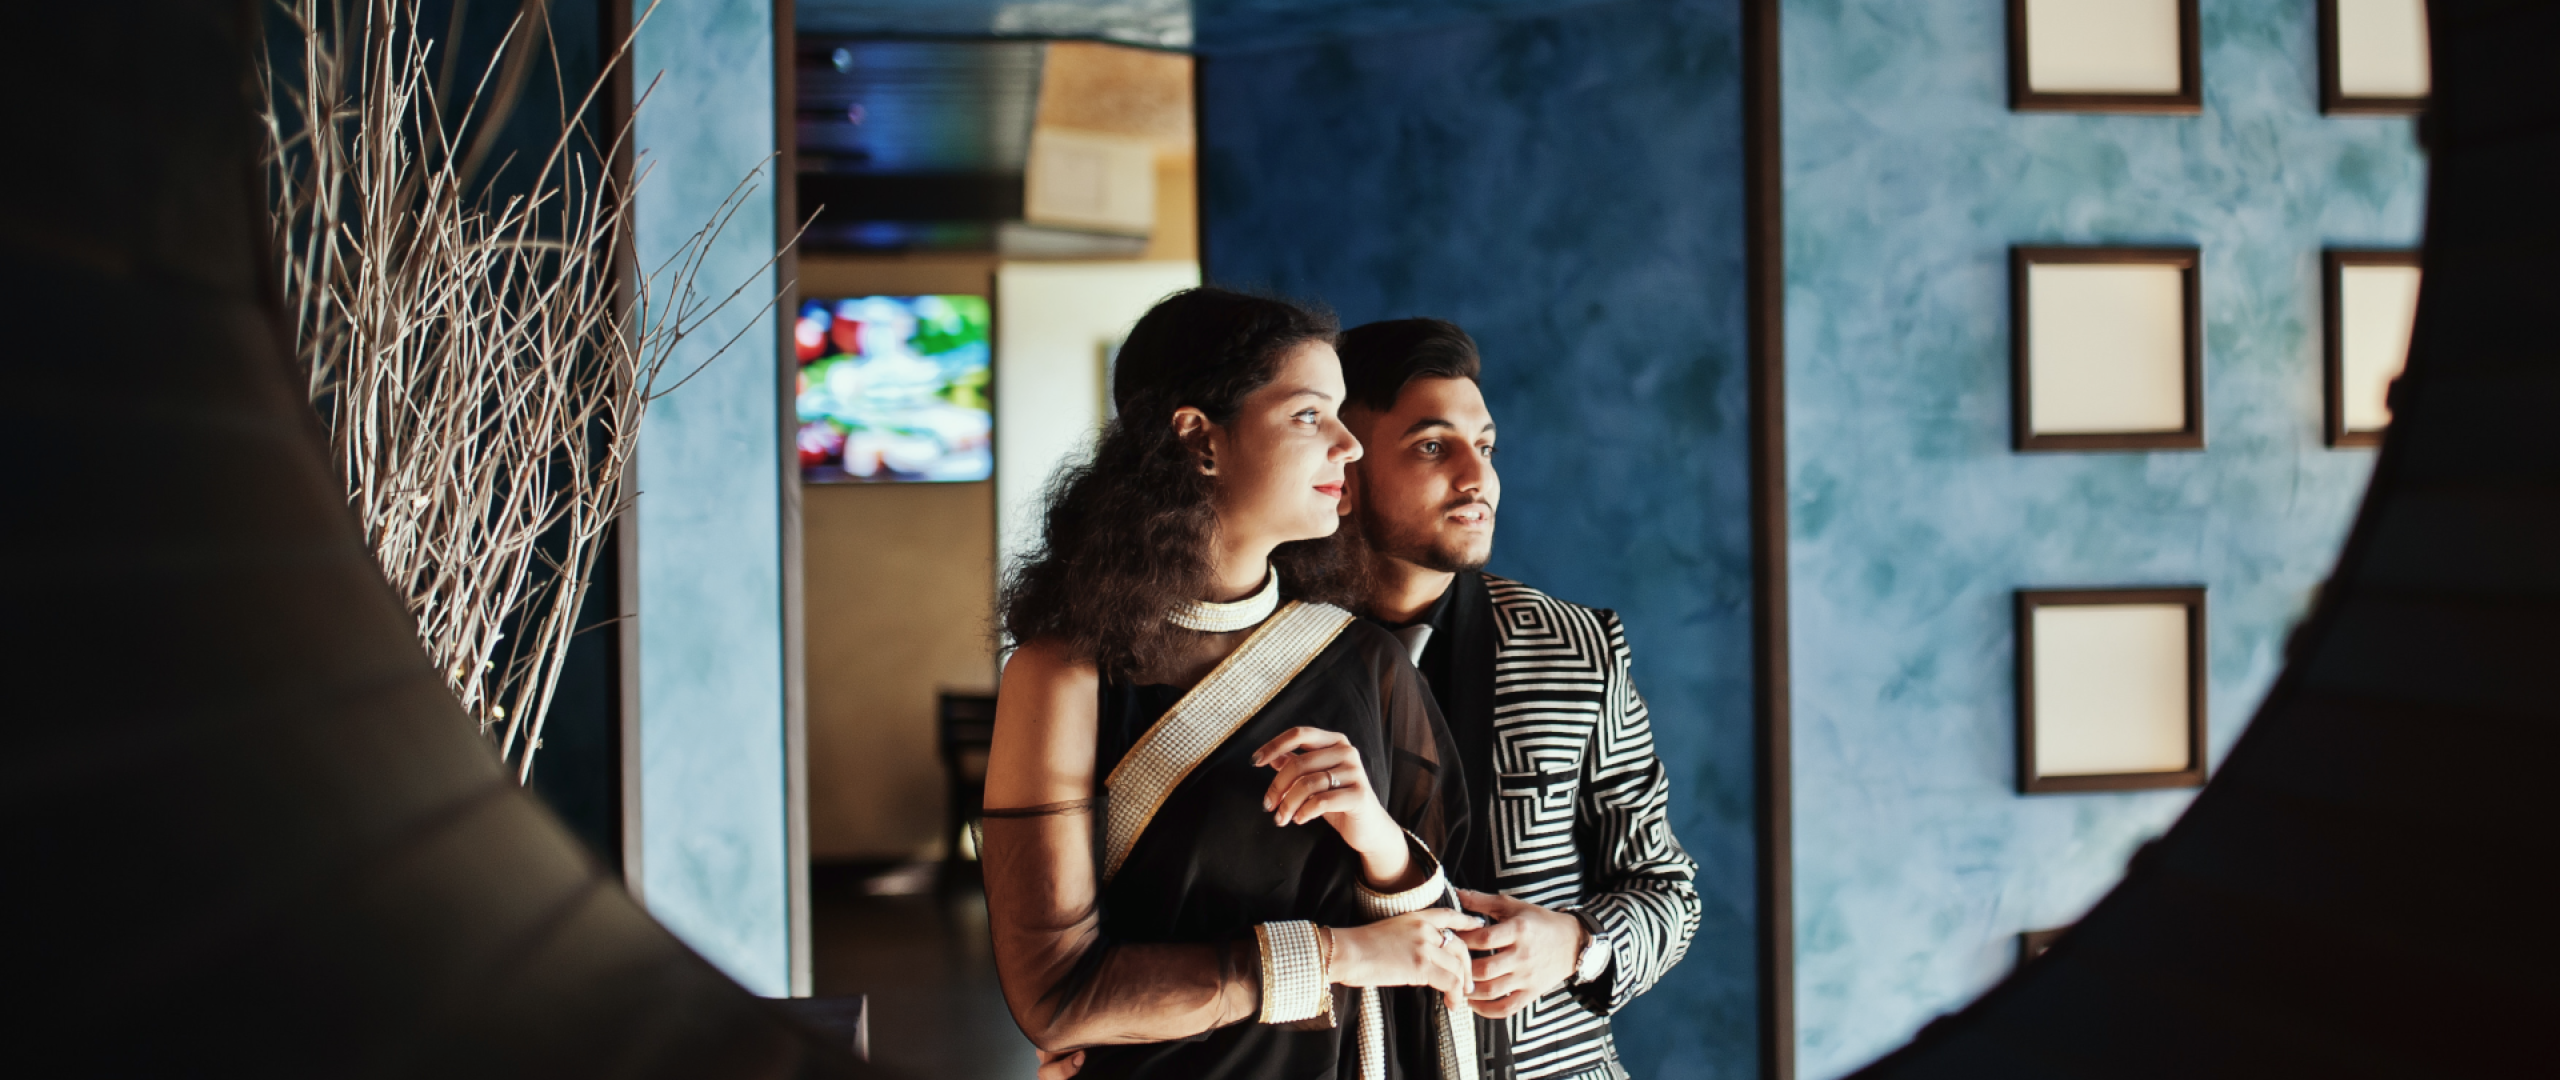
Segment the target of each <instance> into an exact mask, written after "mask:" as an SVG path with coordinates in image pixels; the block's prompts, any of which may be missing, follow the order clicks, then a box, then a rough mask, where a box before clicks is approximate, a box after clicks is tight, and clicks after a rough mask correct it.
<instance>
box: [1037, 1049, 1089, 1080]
mask: <svg viewBox="0 0 2560 1080" xmlns="http://www.w3.org/2000/svg"><path fill="white" fill-rule="evenodd" d="M1039 1054H1040V1080H1067V1078H1068V1077H1071V1076H1074V1075H1075V1074H1077V1073H1080V1072H1083V1071H1084V1051H1082V1050H1060V1051H1058V1052H1057V1053H1054V1054H1052V1053H1050V1052H1048V1051H1046V1050H1041V1051H1039Z"/></svg>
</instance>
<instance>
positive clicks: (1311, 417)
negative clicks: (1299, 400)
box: [1290, 409, 1319, 424]
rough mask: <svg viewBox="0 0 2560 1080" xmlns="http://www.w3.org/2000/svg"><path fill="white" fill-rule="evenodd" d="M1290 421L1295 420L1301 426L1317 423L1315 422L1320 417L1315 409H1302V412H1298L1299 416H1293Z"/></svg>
mask: <svg viewBox="0 0 2560 1080" xmlns="http://www.w3.org/2000/svg"><path fill="white" fill-rule="evenodd" d="M1290 419H1292V420H1295V421H1297V422H1299V423H1301V424H1312V423H1315V422H1316V421H1317V420H1318V419H1319V417H1318V416H1317V414H1316V411H1315V410H1314V409H1301V410H1299V411H1298V414H1297V415H1296V416H1292V417H1290Z"/></svg>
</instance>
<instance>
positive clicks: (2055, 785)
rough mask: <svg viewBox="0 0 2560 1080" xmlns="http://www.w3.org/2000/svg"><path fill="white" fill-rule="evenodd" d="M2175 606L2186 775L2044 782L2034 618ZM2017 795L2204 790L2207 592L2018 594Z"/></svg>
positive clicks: (2099, 775) (2128, 774)
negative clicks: (2180, 632)
mask: <svg viewBox="0 0 2560 1080" xmlns="http://www.w3.org/2000/svg"><path fill="white" fill-rule="evenodd" d="M2137 606H2138V607H2157V606H2175V607H2180V608H2183V609H2185V613H2186V619H2185V623H2186V649H2185V667H2186V686H2185V687H2184V688H2183V691H2184V692H2183V694H2182V695H2181V696H2182V698H2183V701H2184V704H2185V708H2186V714H2187V715H2186V723H2185V725H2184V735H2185V743H2186V754H2185V762H2184V764H2183V766H2181V767H2175V768H2168V769H2151V770H2140V771H2124V772H2072V773H2059V774H2056V775H2045V774H2044V773H2043V772H2042V770H2041V769H2040V768H2039V766H2038V760H2039V758H2038V754H2037V745H2036V744H2037V737H2038V731H2039V720H2038V717H2037V714H2036V710H2037V698H2038V694H2037V688H2036V669H2037V664H2036V639H2037V632H2036V613H2037V612H2038V611H2040V610H2042V609H2045V608H2067V607H2137ZM2016 614H2017V695H2018V700H2017V714H2018V732H2017V746H2018V793H2019V794H2021V795H2043V794H2050V793H2058V792H2088V791H2143V790H2150V789H2155V788H2184V787H2201V786H2203V784H2204V782H2205V768H2206V767H2205V754H2206V750H2205V678H2206V672H2205V591H2204V587H2203V586H2200V585H2189V586H2169V587H2152V586H2143V587H2133V588H2106V589H2020V590H2018V592H2017V612H2016Z"/></svg>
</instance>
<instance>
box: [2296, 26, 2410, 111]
mask: <svg viewBox="0 0 2560 1080" xmlns="http://www.w3.org/2000/svg"><path fill="white" fill-rule="evenodd" d="M2339 2H2340V0H2320V111H2321V112H2322V113H2324V114H2327V115H2330V116H2408V115H2413V114H2416V113H2422V112H2425V111H2426V110H2427V96H2428V95H2426V94H2371V93H2351V92H2348V91H2347V90H2345V89H2343V88H2342V85H2341V84H2342V83H2344V82H2345V78H2344V73H2343V72H2342V70H2341V69H2342V68H2343V66H2344V64H2343V60H2344V57H2343V56H2342V55H2341V53H2340V50H2339V45H2340V42H2341V38H2342V34H2341V33H2340V24H2339V10H2338V4H2339ZM2349 2H2354V0H2349ZM2405 2H2407V3H2411V4H2422V3H2423V0H2405ZM2421 16H2422V17H2423V9H2422V11H2421ZM2424 25H2425V24H2424V23H2423V22H2422V23H2420V26H2421V27H2422V28H2423V27H2424ZM2421 48H2422V49H2423V48H2424V45H2423V44H2422V45H2421ZM2428 81H2429V82H2430V83H2431V84H2432V82H2433V78H2432V73H2430V78H2429V80H2428ZM2430 89H2432V86H2431V87H2430Z"/></svg>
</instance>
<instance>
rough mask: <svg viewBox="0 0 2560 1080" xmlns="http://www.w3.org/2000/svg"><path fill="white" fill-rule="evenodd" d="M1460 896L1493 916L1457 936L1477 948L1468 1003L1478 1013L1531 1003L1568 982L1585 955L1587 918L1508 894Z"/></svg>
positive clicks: (1494, 1013)
mask: <svg viewBox="0 0 2560 1080" xmlns="http://www.w3.org/2000/svg"><path fill="white" fill-rule="evenodd" d="M1458 902H1459V903H1460V904H1461V905H1463V906H1464V907H1465V908H1466V909H1467V910H1469V911H1473V912H1478V913H1481V914H1483V915H1484V916H1485V917H1486V918H1488V919H1491V920H1493V922H1492V923H1491V924H1489V925H1487V926H1485V927H1484V928H1483V929H1481V930H1465V931H1460V932H1459V934H1458V940H1460V941H1463V942H1466V944H1467V948H1469V949H1472V950H1475V951H1477V952H1491V953H1492V954H1493V955H1491V956H1487V957H1483V958H1481V959H1478V960H1477V961H1476V962H1475V977H1476V988H1475V992H1474V993H1473V994H1470V995H1468V1004H1469V1005H1471V1006H1472V1007H1473V1008H1474V1009H1475V1011H1476V1015H1478V1016H1482V1017H1485V1018H1487V1019H1494V1020H1499V1019H1501V1018H1503V1017H1506V1016H1509V1015H1511V1014H1512V1013H1516V1012H1519V1011H1520V1010H1522V1009H1525V1008H1528V1007H1529V1003H1530V1002H1532V1001H1535V1000H1537V999H1538V996H1539V995H1541V994H1544V993H1546V992H1547V991H1549V990H1553V989H1555V988H1556V987H1559V986H1562V985H1564V981H1565V980H1566V979H1568V978H1571V977H1572V976H1573V966H1574V962H1575V961H1577V960H1579V959H1581V958H1582V947H1583V945H1584V944H1585V942H1584V940H1583V939H1584V933H1585V932H1584V930H1583V929H1582V920H1580V919H1577V918H1574V917H1573V916H1571V915H1567V914H1565V913H1563V912H1560V911H1549V910H1547V909H1545V908H1542V907H1539V906H1538V905H1536V904H1532V903H1528V902H1526V901H1521V900H1514V899H1512V898H1510V897H1508V896H1497V895H1494V894H1492V893H1480V892H1476V891H1475V890H1473V889H1460V890H1458Z"/></svg>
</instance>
